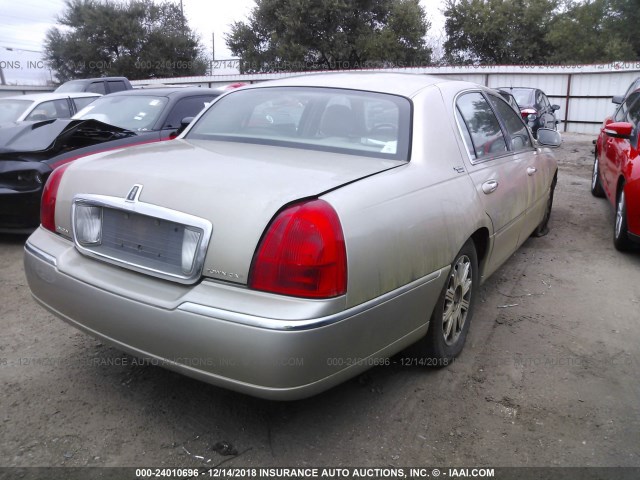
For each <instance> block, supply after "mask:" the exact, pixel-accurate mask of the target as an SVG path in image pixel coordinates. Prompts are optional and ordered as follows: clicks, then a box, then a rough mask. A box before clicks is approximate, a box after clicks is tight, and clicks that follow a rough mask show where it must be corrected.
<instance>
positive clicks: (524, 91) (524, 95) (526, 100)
mask: <svg viewBox="0 0 640 480" xmlns="http://www.w3.org/2000/svg"><path fill="white" fill-rule="evenodd" d="M502 90H506V91H507V92H509V93H510V94H511V95H513V96H514V97H515V99H516V102H518V105H520V106H521V107H528V106H530V105H533V99H532V94H533V90H531V89H530V88H503V89H502Z"/></svg>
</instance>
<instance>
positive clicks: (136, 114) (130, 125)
mask: <svg viewBox="0 0 640 480" xmlns="http://www.w3.org/2000/svg"><path fill="white" fill-rule="evenodd" d="M168 101H169V99H168V98H167V97H159V96H155V95H111V96H107V97H100V98H98V99H97V100H96V101H95V102H92V103H91V104H89V105H87V106H86V107H84V108H83V109H82V110H80V111H79V112H78V113H76V114H75V115H74V116H73V119H74V120H89V119H93V120H98V121H100V122H104V123H108V124H109V125H114V126H116V127H120V128H125V129H127V130H132V131H135V132H143V131H149V130H153V127H154V125H155V124H156V122H157V121H158V118H159V117H160V114H161V113H162V111H163V110H164V107H165V105H166V104H167V102H168Z"/></svg>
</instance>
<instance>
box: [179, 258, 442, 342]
mask: <svg viewBox="0 0 640 480" xmlns="http://www.w3.org/2000/svg"><path fill="white" fill-rule="evenodd" d="M449 268H451V267H448V266H447V267H444V268H441V269H440V270H437V271H435V272H433V273H430V274H429V275H426V276H424V277H422V278H419V279H418V280H414V281H413V282H411V283H408V284H406V285H403V286H402V287H400V288H397V289H395V290H392V291H390V292H387V293H385V294H383V295H380V296H379V297H376V298H374V299H373V300H369V301H368V302H364V303H361V304H360V305H356V306H355V307H352V308H349V309H347V310H344V311H342V312H338V313H334V314H333V315H328V316H326V317H320V318H311V319H307V320H278V319H275V318H265V317H258V316H255V315H248V314H246V313H240V312H232V311H229V310H222V309H219V308H215V307H209V306H206V305H201V304H198V303H193V302H185V303H182V304H181V305H179V306H178V308H177V310H181V311H183V312H189V313H194V314H196V315H202V316H204V317H210V318H215V319H216V320H223V321H226V322H232V323H238V324H241V325H246V326H249V327H256V328H262V329H265V330H278V331H286V332H296V331H303V330H312V329H315V328H322V327H326V326H329V325H333V324H334V323H338V322H341V321H343V320H346V319H348V318H350V317H353V316H355V315H358V314H360V313H363V312H365V311H367V310H370V309H372V308H375V307H377V306H379V305H381V304H383V303H385V302H388V301H390V300H393V299H394V298H396V297H399V296H400V295H404V294H405V293H408V292H410V291H411V290H414V289H416V288H419V287H421V286H423V285H426V284H427V283H430V282H433V281H434V280H437V279H438V278H440V276H441V275H443V274H444V273H446V271H448V270H449Z"/></svg>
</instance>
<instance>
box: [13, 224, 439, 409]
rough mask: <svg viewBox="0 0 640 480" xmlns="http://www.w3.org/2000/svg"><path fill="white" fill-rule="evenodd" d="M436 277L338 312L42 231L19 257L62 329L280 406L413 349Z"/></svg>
mask: <svg viewBox="0 0 640 480" xmlns="http://www.w3.org/2000/svg"><path fill="white" fill-rule="evenodd" d="M446 270H447V269H446V268H445V269H442V270H438V271H436V272H433V273H432V274H431V275H428V276H427V277H424V278H422V279H419V280H416V281H415V282H412V283H411V284H409V285H406V286H404V287H402V288H400V289H398V290H396V291H393V292H390V293H387V294H385V295H383V296H381V297H378V298H376V299H374V300H372V301H369V302H366V303H365V304H361V305H358V306H356V307H353V308H349V309H344V307H341V306H340V305H343V304H344V298H340V299H332V300H328V301H317V300H315V301H314V300H301V299H291V298H288V297H282V296H278V295H270V294H264V293H261V292H253V291H251V290H247V289H244V288H239V287H237V286H230V285H226V284H222V283H217V282H212V281H203V282H201V283H200V284H198V285H195V286H184V285H174V284H172V283H171V282H167V281H164V280H159V279H154V278H150V277H147V276H145V275H143V274H139V273H135V272H130V271H124V270H122V269H119V268H117V267H113V266H110V265H106V264H103V263H101V262H98V261H95V260H92V259H88V258H85V257H83V256H82V255H80V254H79V253H77V251H76V250H75V248H74V247H73V244H72V243H71V242H69V241H67V240H65V239H62V238H61V237H59V236H57V235H53V234H51V233H49V232H47V231H44V230H42V229H39V230H37V231H36V232H35V233H34V234H33V235H32V236H31V237H30V239H29V241H28V242H27V246H26V247H25V271H26V274H27V280H28V282H29V286H30V288H31V291H32V293H33V295H34V297H35V298H36V300H37V301H38V302H39V303H40V304H42V305H43V306H44V307H45V308H47V309H48V310H50V311H51V312H52V313H54V314H55V315H57V316H58V317H60V318H61V319H63V320H64V321H66V322H68V323H69V324H71V325H73V326H75V327H77V328H79V329H81V330H83V331H85V332H87V333H89V334H91V335H93V336H95V337H98V338H101V339H103V340H105V341H106V342H109V343H111V344H113V345H115V346H116V347H117V348H119V349H121V350H124V351H126V352H128V353H130V354H132V355H134V356H137V357H141V358H146V359H149V360H150V361H152V363H154V364H158V365H160V366H163V367H166V368H169V369H172V370H176V371H179V372H181V373H183V374H186V375H189V376H192V377H195V378H198V379H200V380H203V381H205V382H208V383H211V384H214V385H218V386H221V387H225V388H229V389H232V390H236V391H240V392H243V393H247V394H250V395H254V396H258V397H263V398H269V399H279V400H292V399H297V398H303V397H307V396H310V395H314V394H316V393H319V392H321V391H323V390H326V389H328V388H330V387H332V386H334V385H336V384H338V383H341V382H343V381H344V380H346V379H348V378H350V377H353V376H355V375H357V374H358V373H360V372H362V371H364V370H366V369H368V368H370V367H372V366H374V365H376V364H380V363H381V359H382V358H386V357H388V356H390V355H393V354H394V353H396V352H398V351H400V350H402V349H403V348H405V347H406V346H408V345H410V344H411V343H413V342H415V341H416V340H418V339H419V338H420V337H421V336H423V335H424V334H425V333H426V331H427V327H428V318H429V313H428V312H430V311H431V310H432V308H433V305H434V304H435V302H436V300H437V298H438V295H439V293H440V290H441V287H442V284H443V282H444V279H445V277H446V275H443V274H444V273H446ZM98 272H99V275H98V274H97V273H98ZM92 279H95V281H94V280H92ZM127 292H128V293H127ZM258 312H259V314H258Z"/></svg>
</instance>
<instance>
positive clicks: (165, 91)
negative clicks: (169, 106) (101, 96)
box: [107, 87, 220, 98]
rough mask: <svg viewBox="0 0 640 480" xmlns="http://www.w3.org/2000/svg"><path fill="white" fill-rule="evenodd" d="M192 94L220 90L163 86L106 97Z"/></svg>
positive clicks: (124, 91) (185, 95)
mask: <svg viewBox="0 0 640 480" xmlns="http://www.w3.org/2000/svg"><path fill="white" fill-rule="evenodd" d="M194 94H200V95H220V92H219V91H217V90H214V89H212V88H201V87H189V88H181V87H173V88H172V87H165V88H141V89H137V90H122V91H121V92H115V93H110V94H109V95H107V96H108V97H116V96H118V97H121V96H127V97H128V96H131V95H133V96H137V97H139V96H148V97H176V98H179V97H191V96H193V95H194Z"/></svg>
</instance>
